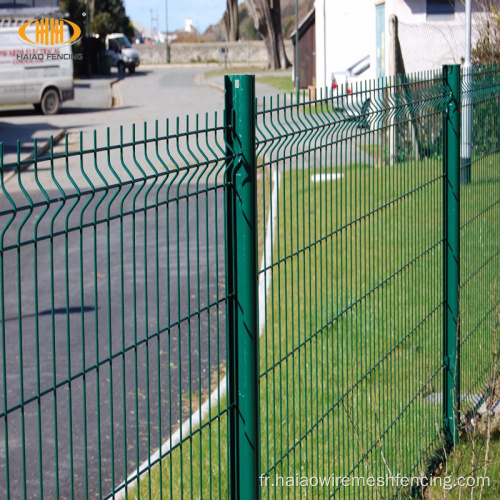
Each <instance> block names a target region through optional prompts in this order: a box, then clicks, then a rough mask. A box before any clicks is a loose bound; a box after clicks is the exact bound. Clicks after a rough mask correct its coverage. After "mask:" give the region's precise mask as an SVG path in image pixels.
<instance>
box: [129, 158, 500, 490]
mask: <svg viewBox="0 0 500 500" xmlns="http://www.w3.org/2000/svg"><path fill="white" fill-rule="evenodd" d="M374 151H376V150H374ZM370 152H371V151H370ZM273 154H276V155H277V157H276V158H273V161H274V160H276V165H277V166H278V168H280V169H281V174H282V177H281V189H280V192H279V200H278V214H277V220H278V229H277V233H276V236H275V242H274V250H273V275H272V276H273V278H272V284H271V289H270V293H269V295H268V300H267V304H266V327H265V331H264V334H263V335H262V337H261V340H260V345H259V349H260V373H261V376H260V380H259V386H260V429H261V472H262V473H264V474H268V475H269V476H270V480H269V483H268V487H266V488H263V489H262V496H263V498H275V497H279V498H282V497H283V498H289V497H291V498H297V497H298V498H303V497H306V496H307V497H311V498H327V497H328V496H330V495H331V493H332V492H334V491H335V488H334V487H333V488H332V487H319V486H318V487H313V486H309V487H308V488H304V487H300V486H290V487H283V486H272V483H273V482H274V480H275V476H276V475H278V476H281V477H284V478H286V477H288V476H293V477H303V476H323V477H329V476H332V475H334V476H337V477H338V476H340V477H343V476H350V477H352V476H358V477H364V478H368V477H370V476H373V477H378V476H386V475H388V474H389V475H391V474H393V475H396V474H398V473H401V474H403V475H405V476H412V475H414V476H418V475H420V474H421V473H422V472H424V470H425V469H426V466H427V462H426V459H425V457H427V456H428V455H430V454H432V452H433V451H434V450H436V449H438V448H439V447H440V436H439V428H440V427H441V425H442V406H441V405H440V404H436V403H434V402H432V401H431V400H429V398H428V397H429V395H430V394H432V393H440V392H441V391H442V378H443V374H442V361H443V360H442V324H443V323H442V321H443V320H442V318H443V312H444V304H443V285H442V281H443V257H442V256H443V220H442V211H443V209H442V203H443V201H442V191H443V182H444V181H443V174H442V159H441V158H440V157H437V156H436V157H433V158H427V159H424V160H420V161H408V162H405V163H399V164H396V165H394V166H388V165H386V164H384V163H383V162H382V161H381V162H379V165H383V166H380V167H372V166H367V165H364V164H362V163H355V164H347V162H345V161H342V159H341V158H344V157H343V156H342V157H340V156H336V155H335V154H333V153H332V151H329V150H328V149H326V150H321V151H317V152H314V153H313V156H311V155H310V153H308V154H306V155H304V156H302V155H298V161H297V163H295V162H294V160H291V161H286V162H283V161H278V155H279V154H282V152H281V151H280V150H279V149H278V150H276V153H273ZM307 155H309V156H307ZM335 158H337V161H332V159H333V160H335ZM339 158H340V159H339ZM267 161H269V159H268V160H267ZM335 164H336V165H337V166H335V167H334V166H332V165H335ZM308 165H313V167H309V166H308ZM499 168H500V158H499V157H498V155H495V156H489V157H486V158H484V159H483V160H481V161H478V163H477V165H476V166H475V168H474V174H473V182H472V183H471V185H470V186H467V187H466V188H465V187H464V188H463V189H462V213H461V216H462V225H463V228H462V243H461V244H462V280H461V281H462V283H463V290H464V291H463V295H462V303H461V305H462V311H463V313H462V314H463V318H462V320H461V322H462V323H461V327H462V356H463V359H462V367H463V370H462V374H463V382H462V392H463V393H468V394H472V393H480V392H481V391H484V390H485V388H486V385H487V383H488V382H489V380H490V374H491V369H490V368H489V365H490V362H491V353H492V347H493V344H494V338H493V333H492V332H493V318H494V314H493V313H492V312H491V311H492V310H493V309H492V305H493V302H494V300H493V298H494V295H495V294H496V297H497V298H498V291H497V289H496V288H495V282H496V280H497V277H498V275H499V271H500V259H499V256H498V254H495V252H498V234H500V222H499V221H500V204H499V203H498V198H499V189H498V186H499V182H500V176H499V174H498V171H499ZM262 171H264V170H262ZM265 172H266V173H265V175H264V179H263V184H262V186H263V190H264V192H265V193H266V195H265V196H259V200H260V205H261V206H260V209H259V210H260V214H261V215H260V216H259V217H260V220H261V224H260V225H259V227H260V228H261V231H260V234H259V240H260V245H262V241H263V238H264V229H263V228H264V225H263V223H262V222H263V220H265V218H266V216H267V211H268V210H269V199H270V194H271V189H272V184H271V182H269V176H270V173H269V171H268V170H265ZM320 173H322V174H324V173H330V174H333V173H335V174H343V177H342V178H339V179H337V180H330V181H325V182H313V180H312V175H315V174H320ZM266 177H267V179H266ZM261 192H262V191H261ZM261 248H262V246H261ZM219 410H220V413H221V415H220V417H219V418H213V419H212V421H211V422H209V423H205V424H204V427H203V428H202V429H201V432H197V433H196V434H195V435H194V436H193V437H192V438H188V439H186V441H185V442H183V443H182V445H181V446H179V447H177V448H176V449H175V450H173V451H172V453H170V454H169V455H168V456H167V457H166V458H165V459H164V460H163V463H162V468H161V471H162V472H161V477H160V469H159V468H158V467H155V468H154V469H153V470H152V472H151V474H150V475H146V476H144V478H143V479H142V480H141V486H140V493H141V496H148V495H149V492H150V488H151V491H152V496H153V498H159V497H160V496H161V494H163V496H165V497H167V498H169V497H171V498H182V497H186V498H200V497H202V496H203V497H210V498H212V497H213V498H227V495H228V477H227V471H228V465H227V462H228V443H227V418H228V416H227V412H226V402H225V400H223V401H221V403H220V407H219ZM215 413H216V409H214V414H215ZM160 484H162V491H161V493H160ZM339 489H342V487H341V486H339ZM394 493H395V489H394V488H392V487H384V486H379V487H375V488H369V487H368V486H366V487H365V488H362V487H360V488H358V487H350V488H348V489H347V490H345V491H339V494H340V496H341V497H342V498H343V496H342V495H345V496H346V497H350V498H373V497H382V496H383V497H384V498H388V497H391V496H392V495H393V494H394ZM132 496H133V497H134V496H135V494H133V495H132ZM491 498H493V497H491Z"/></svg>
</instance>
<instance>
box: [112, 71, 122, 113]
mask: <svg viewBox="0 0 500 500" xmlns="http://www.w3.org/2000/svg"><path fill="white" fill-rule="evenodd" d="M122 80H123V78H116V79H115V80H112V81H111V82H110V83H109V88H110V89H111V105H110V108H111V109H113V108H120V107H121V106H123V97H122V94H121V92H120V88H119V87H118V85H116V84H117V83H119V82H121V81H122Z"/></svg>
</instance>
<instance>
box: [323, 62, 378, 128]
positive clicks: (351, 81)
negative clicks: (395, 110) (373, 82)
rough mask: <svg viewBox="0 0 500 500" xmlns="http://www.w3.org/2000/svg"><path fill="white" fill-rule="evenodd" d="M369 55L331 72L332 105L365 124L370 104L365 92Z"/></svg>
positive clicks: (367, 93)
mask: <svg viewBox="0 0 500 500" xmlns="http://www.w3.org/2000/svg"><path fill="white" fill-rule="evenodd" d="M369 68H370V56H366V57H364V58H363V59H361V60H360V61H358V62H356V63H355V64H353V65H352V66H350V67H349V68H347V69H346V70H342V71H335V72H334V73H332V83H331V87H332V97H333V100H334V105H335V106H336V107H337V108H338V109H341V110H342V111H343V112H344V113H345V114H347V115H348V116H350V117H352V118H358V117H359V118H360V121H362V122H363V123H364V124H365V125H366V124H367V123H368V118H367V117H366V115H367V113H368V110H369V106H370V93H369V92H367V89H368V88H369V87H368V81H367V76H366V75H367V70H368V69H369Z"/></svg>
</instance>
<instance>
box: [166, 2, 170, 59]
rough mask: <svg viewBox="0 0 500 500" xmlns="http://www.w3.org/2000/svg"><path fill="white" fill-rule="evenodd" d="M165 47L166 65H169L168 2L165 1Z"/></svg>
mask: <svg viewBox="0 0 500 500" xmlns="http://www.w3.org/2000/svg"><path fill="white" fill-rule="evenodd" d="M165 45H166V46H167V64H169V63H170V46H169V44H168V0H165Z"/></svg>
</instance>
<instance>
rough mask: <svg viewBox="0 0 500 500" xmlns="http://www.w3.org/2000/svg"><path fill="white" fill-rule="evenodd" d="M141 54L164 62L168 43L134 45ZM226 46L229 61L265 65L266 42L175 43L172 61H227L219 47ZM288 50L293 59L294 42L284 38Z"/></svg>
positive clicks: (151, 61)
mask: <svg viewBox="0 0 500 500" xmlns="http://www.w3.org/2000/svg"><path fill="white" fill-rule="evenodd" d="M134 48H136V49H137V50H138V51H139V54H140V56H141V64H144V65H147V64H165V63H166V60H167V53H166V47H165V45H163V44H161V45H134ZM221 48H227V63H228V65H232V64H234V63H239V64H248V65H257V66H266V65H267V52H266V47H265V45H264V42H262V41H258V42H232V43H229V42H211V43H172V44H170V62H171V63H173V64H175V63H220V62H221V63H224V55H223V54H221V53H220V52H219V49H221ZM285 50H286V53H287V56H288V59H289V60H290V62H292V61H293V45H292V43H291V42H290V41H288V40H287V41H286V42H285Z"/></svg>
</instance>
